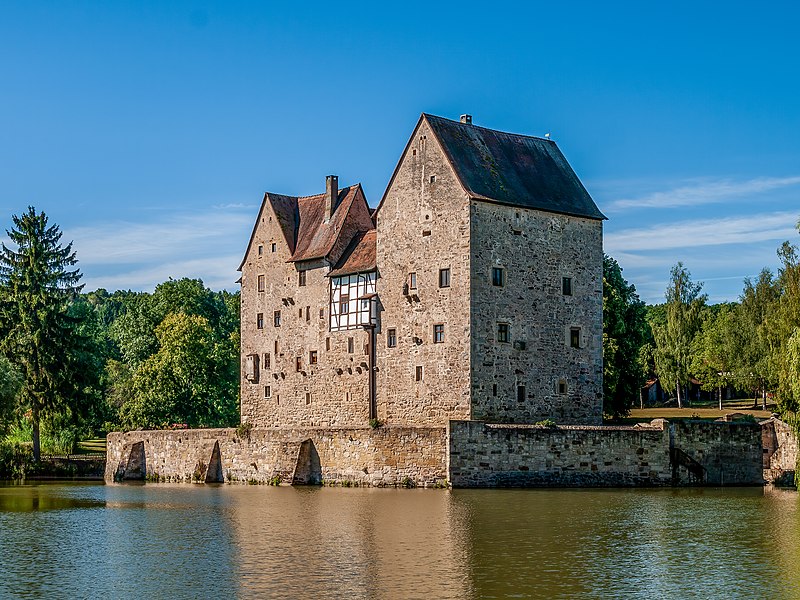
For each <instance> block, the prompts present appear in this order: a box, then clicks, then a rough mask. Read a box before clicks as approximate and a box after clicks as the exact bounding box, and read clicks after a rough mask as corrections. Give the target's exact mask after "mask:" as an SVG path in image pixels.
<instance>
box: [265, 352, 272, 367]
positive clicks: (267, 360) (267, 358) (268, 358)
mask: <svg viewBox="0 0 800 600" xmlns="http://www.w3.org/2000/svg"><path fill="white" fill-rule="evenodd" d="M271 368H272V358H271V356H270V354H269V352H264V370H265V371H268V370H269V369H271Z"/></svg>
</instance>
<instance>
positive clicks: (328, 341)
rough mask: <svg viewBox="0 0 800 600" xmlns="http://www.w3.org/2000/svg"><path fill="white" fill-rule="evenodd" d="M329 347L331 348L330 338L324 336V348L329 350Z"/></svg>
mask: <svg viewBox="0 0 800 600" xmlns="http://www.w3.org/2000/svg"><path fill="white" fill-rule="evenodd" d="M330 349H331V338H329V337H326V338H325V350H330Z"/></svg>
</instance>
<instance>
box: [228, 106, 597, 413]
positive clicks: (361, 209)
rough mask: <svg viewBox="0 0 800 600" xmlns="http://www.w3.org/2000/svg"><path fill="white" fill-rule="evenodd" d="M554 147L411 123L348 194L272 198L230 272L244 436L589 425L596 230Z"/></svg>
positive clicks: (446, 123) (429, 121)
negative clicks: (386, 178)
mask: <svg viewBox="0 0 800 600" xmlns="http://www.w3.org/2000/svg"><path fill="white" fill-rule="evenodd" d="M603 219H604V217H603V215H602V214H601V213H600V211H599V210H598V209H597V207H596V205H595V204H594V202H593V201H592V199H591V197H590V196H589V194H588V193H587V192H586V190H585V189H584V187H583V186H582V185H581V183H580V181H579V180H578V178H577V176H576V175H575V173H574V171H573V170H572V168H571V167H570V166H569V164H568V163H567V161H566V159H565V158H564V156H563V154H561V152H560V150H559V149H558V147H557V146H556V144H555V143H554V142H553V141H551V140H549V139H544V138H537V137H530V136H524V135H517V134H510V133H504V132H500V131H494V130H491V129H486V128H483V127H479V126H477V125H473V124H472V119H471V117H470V116H468V115H465V116H463V117H462V118H461V121H460V122H457V121H451V120H448V119H443V118H441V117H435V116H432V115H427V114H423V115H422V116H421V117H420V119H419V121H418V122H417V125H416V127H415V128H414V131H413V133H412V135H411V137H410V139H409V141H408V143H407V144H406V146H405V149H404V150H403V153H402V155H401V158H400V161H399V162H398V164H397V167H396V168H395V171H394V174H393V175H392V178H391V180H390V182H389V185H388V187H387V189H386V192H385V193H384V195H383V198H382V199H381V201H380V204H379V205H378V208H377V209H376V210H375V211H374V212H372V211H371V210H370V209H369V206H368V204H367V201H366V198H365V197H364V193H363V191H362V189H361V186H360V185H357V184H356V185H352V186H350V187H345V188H341V189H339V187H338V181H337V178H336V177H334V176H329V177H328V178H327V181H326V190H325V193H324V194H319V195H316V196H310V197H294V196H284V195H278V194H272V193H267V194H266V195H265V196H264V200H263V202H262V205H261V209H260V211H259V214H258V218H257V220H256V223H255V226H254V228H253V232H252V235H251V237H250V242H249V244H248V247H247V252H246V254H245V257H244V260H243V261H242V264H241V266H240V270H241V272H242V277H241V285H242V295H241V301H242V311H241V318H242V385H241V396H242V420H243V422H249V423H252V424H253V425H254V426H256V427H289V426H292V427H297V426H302V427H359V426H364V425H366V424H367V423H368V422H369V421H370V419H378V420H380V421H381V422H383V423H386V424H389V425H404V426H444V425H446V424H447V423H448V422H449V421H450V420H460V419H461V420H482V421H489V422H496V423H524V422H536V421H538V420H542V419H554V420H556V421H558V422H560V423H576V424H578V423H579V424H598V423H600V422H601V419H602V257H603V255H602V221H603Z"/></svg>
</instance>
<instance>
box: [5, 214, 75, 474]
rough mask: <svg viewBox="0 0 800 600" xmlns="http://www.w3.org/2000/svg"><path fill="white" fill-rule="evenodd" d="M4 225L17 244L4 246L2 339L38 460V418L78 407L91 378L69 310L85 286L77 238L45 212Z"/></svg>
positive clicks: (16, 217) (72, 314)
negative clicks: (64, 239)
mask: <svg viewBox="0 0 800 600" xmlns="http://www.w3.org/2000/svg"><path fill="white" fill-rule="evenodd" d="M12 219H13V223H14V226H13V228H12V229H11V230H7V231H6V233H7V234H8V237H9V239H10V240H11V242H12V244H13V245H15V246H16V249H13V248H9V247H7V246H6V245H5V244H2V249H1V250H0V333H2V341H0V344H1V347H2V350H3V352H4V354H5V355H6V356H7V357H8V359H9V360H10V361H11V363H13V364H14V365H16V367H17V369H18V370H19V371H20V375H21V379H22V387H21V390H20V392H19V395H18V399H19V402H20V409H21V411H25V412H28V414H29V416H30V420H31V422H32V425H33V453H34V460H36V461H37V462H38V461H39V459H40V435H39V432H40V423H41V421H42V419H43V418H45V417H48V416H58V415H67V416H70V413H72V412H74V411H75V409H76V408H77V407H76V406H75V405H74V404H72V403H73V402H77V401H78V400H79V399H78V397H77V396H79V395H80V392H81V390H80V389H79V388H80V387H81V386H84V385H85V384H86V383H87V381H86V375H87V374H86V372H85V371H83V366H84V365H82V361H81V360H80V359H79V356H77V357H76V353H75V352H74V350H75V349H76V348H80V347H81V346H83V345H85V344H84V342H85V340H82V339H81V334H80V331H79V328H80V326H81V322H82V317H81V315H80V314H75V313H74V312H72V311H70V308H71V304H72V302H73V301H74V300H75V298H76V296H77V295H78V293H79V292H80V291H81V289H82V288H83V286H82V285H79V284H78V282H79V281H80V278H81V273H80V271H79V270H78V269H74V270H70V267H72V266H74V265H75V264H76V263H77V258H76V256H75V252H74V251H73V250H72V243H71V242H70V243H69V244H67V245H66V246H62V245H61V231H60V230H59V228H58V226H57V225H48V219H47V216H46V215H45V213H44V212H41V213H37V212H36V209H34V208H33V207H32V206H29V207H28V210H27V212H25V213H24V214H23V215H22V216H21V217H18V216H16V215H14V216H13V217H12Z"/></svg>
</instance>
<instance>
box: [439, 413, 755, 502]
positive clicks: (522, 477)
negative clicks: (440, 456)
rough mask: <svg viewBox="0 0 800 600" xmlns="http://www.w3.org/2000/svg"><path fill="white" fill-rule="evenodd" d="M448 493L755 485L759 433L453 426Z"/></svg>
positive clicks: (743, 426)
mask: <svg viewBox="0 0 800 600" xmlns="http://www.w3.org/2000/svg"><path fill="white" fill-rule="evenodd" d="M448 450H449V455H448V473H449V481H450V483H451V484H452V486H453V487H540V486H541V487H550V486H552V487H602V486H666V485H691V484H706V485H757V484H761V483H762V481H763V480H762V473H761V460H762V458H761V457H762V448H761V428H760V426H759V425H757V424H753V423H708V422H701V421H686V422H676V423H668V422H667V421H664V420H660V419H659V420H655V421H653V422H652V423H651V424H650V425H645V426H635V427H603V426H596V427H590V426H584V427H581V426H559V427H557V428H547V427H542V426H536V425H490V424H484V423H480V422H477V421H451V422H450V424H449V428H448Z"/></svg>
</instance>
